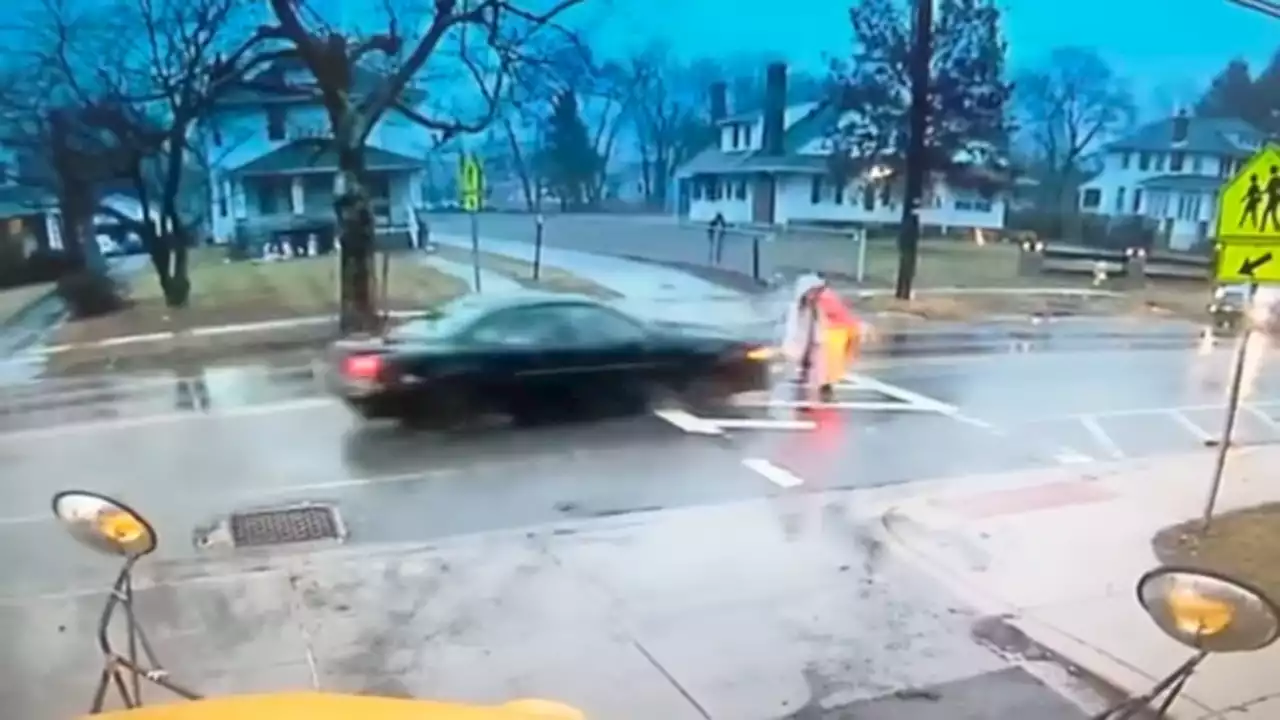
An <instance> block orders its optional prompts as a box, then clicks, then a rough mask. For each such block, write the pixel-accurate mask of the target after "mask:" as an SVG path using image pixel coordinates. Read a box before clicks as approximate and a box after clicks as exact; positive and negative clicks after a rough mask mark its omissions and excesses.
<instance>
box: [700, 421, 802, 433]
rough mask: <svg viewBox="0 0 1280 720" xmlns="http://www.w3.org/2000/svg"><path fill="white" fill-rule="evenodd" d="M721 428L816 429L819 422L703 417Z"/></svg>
mask: <svg viewBox="0 0 1280 720" xmlns="http://www.w3.org/2000/svg"><path fill="white" fill-rule="evenodd" d="M701 419H702V420H704V421H706V422H709V423H711V424H712V425H714V426H716V427H718V428H720V429H721V430H814V429H816V428H817V427H818V424H817V423H815V422H813V421H812V420H782V419H770V418H701Z"/></svg>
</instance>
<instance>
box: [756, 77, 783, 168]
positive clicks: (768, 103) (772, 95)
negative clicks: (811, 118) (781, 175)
mask: <svg viewBox="0 0 1280 720" xmlns="http://www.w3.org/2000/svg"><path fill="white" fill-rule="evenodd" d="M786 112H787V64H786V63H770V64H769V67H768V69H766V70H765V76H764V135H763V137H762V138H761V153H762V154H764V155H773V156H778V155H782V154H783V153H782V137H783V133H785V132H786Z"/></svg>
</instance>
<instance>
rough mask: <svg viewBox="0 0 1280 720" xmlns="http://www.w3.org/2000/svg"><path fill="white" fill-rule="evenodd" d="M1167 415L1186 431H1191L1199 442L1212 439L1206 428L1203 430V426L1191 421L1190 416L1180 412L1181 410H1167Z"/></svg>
mask: <svg viewBox="0 0 1280 720" xmlns="http://www.w3.org/2000/svg"><path fill="white" fill-rule="evenodd" d="M1168 415H1169V417H1171V418H1173V420H1174V422H1176V423H1178V425H1180V426H1182V427H1183V428H1184V429H1185V430H1186V431H1187V432H1189V433H1191V434H1192V435H1195V436H1196V439H1197V440H1199V441H1200V442H1207V441H1209V440H1212V439H1213V435H1212V434H1211V433H1210V432H1209V431H1208V430H1205V429H1204V428H1202V427H1200V426H1199V425H1197V424H1195V423H1194V422H1192V421H1191V418H1189V417H1187V416H1186V415H1184V414H1182V411H1181V410H1170V411H1169V412H1168Z"/></svg>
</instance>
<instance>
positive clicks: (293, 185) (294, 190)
mask: <svg viewBox="0 0 1280 720" xmlns="http://www.w3.org/2000/svg"><path fill="white" fill-rule="evenodd" d="M305 198H306V195H305V193H304V192H303V189H302V176H301V175H294V176H293V177H291V178H289V206H290V207H292V208H293V214H294V215H301V214H302V213H303V207H304V206H303V202H304V200H305Z"/></svg>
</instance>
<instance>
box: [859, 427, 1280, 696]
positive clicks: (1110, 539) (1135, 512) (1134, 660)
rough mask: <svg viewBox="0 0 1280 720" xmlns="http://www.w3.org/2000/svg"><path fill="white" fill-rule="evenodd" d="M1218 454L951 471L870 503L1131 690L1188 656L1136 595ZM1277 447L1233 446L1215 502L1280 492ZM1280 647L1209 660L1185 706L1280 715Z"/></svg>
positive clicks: (974, 595)
mask: <svg viewBox="0 0 1280 720" xmlns="http://www.w3.org/2000/svg"><path fill="white" fill-rule="evenodd" d="M1212 464H1213V455H1212V453H1210V452H1207V451H1206V452H1200V453H1195V454H1190V455H1185V456H1175V457H1167V458H1161V459H1156V460H1147V461H1131V462H1125V463H1118V464H1115V465H1111V466H1106V467H1104V468H1097V467H1094V468H1091V469H1084V470H1081V469H1079V468H1077V469H1071V468H1069V467H1064V468H1061V469H1052V470H1045V471H1041V472H1037V473H1029V474H1028V473H1023V474H1018V475H1010V476H1003V477H991V478H986V479H981V480H976V479H967V480H964V481H963V482H962V483H961V482H956V481H948V482H943V483H939V484H937V485H935V486H934V487H933V489H932V490H930V491H927V492H926V493H924V494H921V495H918V496H915V497H910V498H905V499H902V500H901V501H898V502H887V503H881V504H879V505H877V506H876V507H875V508H868V510H867V512H868V515H873V516H877V517H879V518H880V524H881V529H882V531H883V533H884V534H885V536H886V537H887V538H889V540H890V542H892V543H893V544H894V545H896V546H898V547H899V548H900V549H904V550H906V551H908V552H909V553H911V554H913V555H914V556H915V558H916V559H917V561H918V562H919V563H920V564H921V565H922V566H923V567H926V568H929V569H931V570H932V571H933V572H934V573H935V574H936V575H937V576H938V577H939V578H941V579H943V580H945V581H946V582H947V583H948V585H949V586H951V587H952V589H953V590H955V591H956V592H957V593H959V594H960V595H961V596H962V597H964V598H965V599H966V600H967V601H969V602H971V603H973V604H974V605H975V606H977V607H979V608H982V609H983V610H985V611H986V612H990V613H994V614H1003V615H1005V616H1007V617H1008V618H1009V619H1010V621H1011V622H1012V623H1013V624H1014V625H1015V626H1017V627H1019V628H1020V629H1021V630H1023V631H1024V632H1025V633H1027V635H1029V636H1030V637H1031V638H1033V639H1034V640H1036V641H1038V642H1039V643H1040V644H1041V645H1043V646H1045V647H1047V648H1049V649H1051V650H1052V651H1054V652H1056V653H1057V654H1059V655H1061V656H1063V657H1065V658H1067V659H1069V660H1070V661H1072V662H1074V663H1076V664H1077V665H1079V666H1081V667H1084V668H1086V669H1088V670H1089V671H1091V672H1093V673H1095V674H1097V675H1099V676H1101V677H1102V678H1105V679H1106V680H1107V681H1108V682H1111V683H1113V684H1115V685H1116V686H1118V687H1121V688H1123V689H1124V690H1126V691H1129V692H1145V691H1146V690H1148V689H1149V688H1150V686H1151V684H1152V683H1153V682H1155V680H1156V679H1157V678H1160V677H1163V676H1164V675H1165V674H1166V673H1168V672H1169V671H1171V670H1172V669H1173V668H1174V667H1176V666H1177V665H1178V664H1179V663H1180V662H1182V660H1183V659H1184V658H1186V657H1189V655H1190V652H1189V651H1188V650H1187V649H1186V648H1183V647H1182V646H1180V645H1178V644H1177V643H1175V642H1173V641H1172V640H1170V639H1168V638H1166V637H1165V636H1164V635H1163V634H1162V633H1160V632H1159V631H1158V630H1157V629H1156V628H1155V626H1154V625H1153V624H1152V623H1151V621H1150V620H1149V618H1148V617H1147V615H1146V613H1145V612H1144V611H1143V610H1142V608H1141V607H1140V606H1139V605H1138V602H1137V600H1136V598H1135V595H1134V587H1135V583H1136V582H1137V580H1138V578H1139V576H1140V575H1141V574H1142V573H1143V572H1145V571H1147V570H1149V569H1151V568H1153V567H1155V566H1156V565H1158V564H1159V563H1158V561H1157V559H1156V557H1155V554H1154V552H1153V550H1152V547H1151V540H1152V537H1153V536H1154V535H1155V533H1156V532H1157V531H1159V530H1160V529H1162V528H1164V527H1166V526H1169V525H1172V524H1175V523H1177V522H1180V521H1183V520H1186V519H1189V518H1193V517H1198V516H1199V514H1200V513H1201V510H1202V507H1203V503H1204V500H1205V494H1206V492H1207V491H1208V487H1209V479H1210V477H1211V469H1212ZM1277 464H1280V448H1277V447H1254V448H1245V449H1240V450H1236V451H1233V454H1232V456H1231V457H1230V459H1229V460H1228V465H1227V476H1226V480H1225V481H1224V483H1223V492H1222V495H1221V496H1220V499H1219V506H1218V507H1219V511H1226V510H1231V509H1236V508H1240V507H1247V506H1251V505H1256V504H1259V503H1262V502H1268V501H1274V500H1276V499H1280V486H1277V485H1276V484H1275V481H1274V473H1275V471H1274V468H1275V467H1276V466H1277ZM1276 667H1280V646H1272V647H1270V648H1267V649H1266V650H1263V651H1261V652H1258V653H1252V654H1244V655H1223V656H1215V657H1212V658H1210V659H1209V660H1208V661H1207V662H1205V664H1204V665H1203V666H1202V667H1201V669H1200V671H1199V672H1198V674H1197V675H1195V676H1194V677H1193V678H1192V679H1191V681H1190V683H1188V685H1187V688H1186V693H1185V694H1184V696H1183V697H1184V699H1183V701H1182V702H1181V703H1179V704H1178V705H1176V706H1175V708H1176V710H1175V717H1178V718H1181V719H1183V720H1186V719H1194V718H1209V717H1212V718H1237V717H1241V718H1243V717H1259V718H1262V717H1265V718H1275V717H1280V677H1277V675H1276V672H1275V668H1276Z"/></svg>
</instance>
